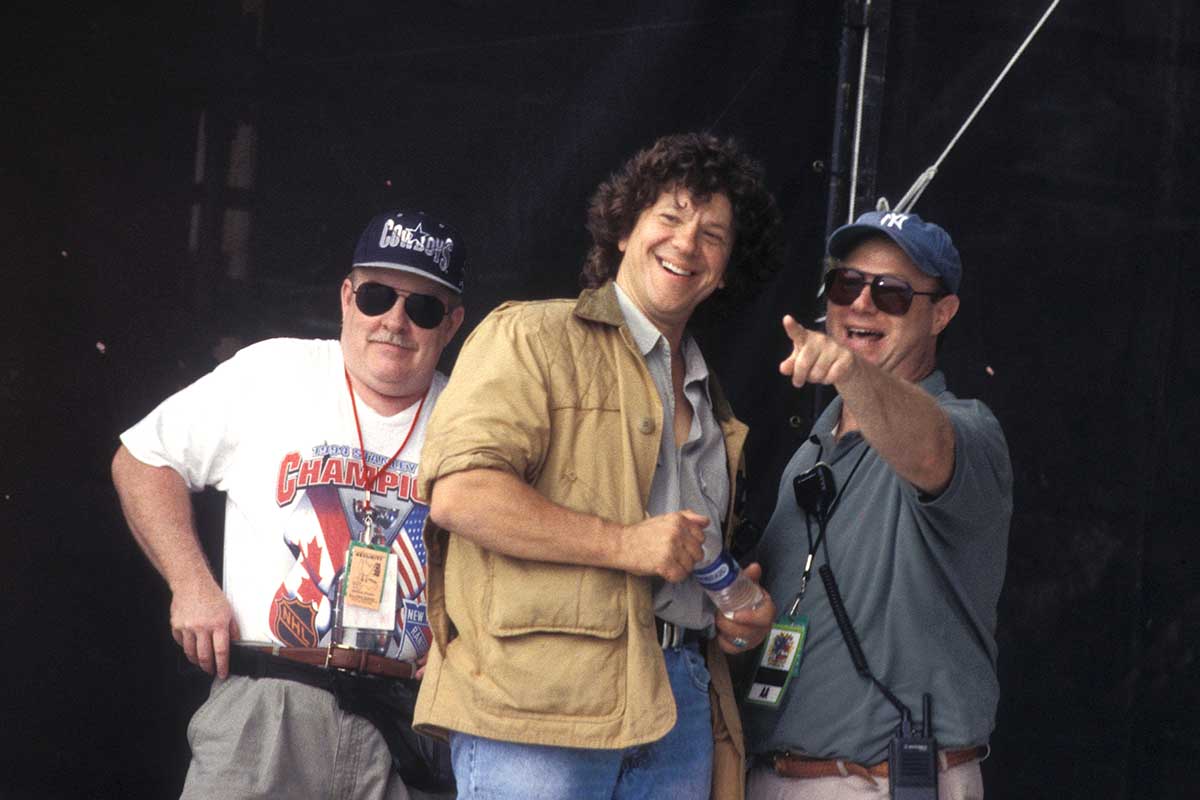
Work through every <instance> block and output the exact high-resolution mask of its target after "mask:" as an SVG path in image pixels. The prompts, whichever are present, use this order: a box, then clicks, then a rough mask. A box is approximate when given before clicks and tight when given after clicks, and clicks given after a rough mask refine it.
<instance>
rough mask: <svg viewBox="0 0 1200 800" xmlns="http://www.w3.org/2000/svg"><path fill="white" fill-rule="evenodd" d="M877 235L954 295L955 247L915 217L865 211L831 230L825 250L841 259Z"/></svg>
mask: <svg viewBox="0 0 1200 800" xmlns="http://www.w3.org/2000/svg"><path fill="white" fill-rule="evenodd" d="M880 234H882V235H884V236H886V237H888V238H889V239H891V240H892V241H893V242H895V243H896V245H897V246H898V247H899V248H900V249H901V250H903V251H904V254H905V255H907V256H908V257H909V259H911V260H912V262H913V263H914V264H916V265H917V268H918V269H920V270H921V272H924V273H925V274H926V275H930V276H932V277H934V278H940V279H941V281H942V285H943V286H945V287H946V290H947V291H948V292H950V294H958V284H959V283H960V282H961V281H962V260H961V259H960V258H959V257H958V248H956V247H955V246H954V242H952V241H950V234H948V233H946V231H945V230H943V229H942V228H941V226H939V225H935V224H934V223H932V222H926V221H925V220H923V219H921V218H920V217H918V216H917V215H916V214H902V213H898V212H895V211H868V212H867V213H865V214H863V215H862V216H861V217H859V218H858V219H857V220H855V221H854V222H853V223H852V224H850V225H843V226H842V227H840V228H838V229H837V230H836V231H834V232H833V235H832V236H830V237H829V244H828V245H827V246H826V251H827V252H828V253H829V255H831V256H833V257H834V258H842V257H844V256H845V255H846V254H847V253H849V252H850V251H851V250H853V249H854V246H855V245H857V244H858V243H859V242H861V241H862V240H863V239H866V238H867V237H868V236H878V235H880Z"/></svg>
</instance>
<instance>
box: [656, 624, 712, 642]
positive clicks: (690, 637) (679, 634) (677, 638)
mask: <svg viewBox="0 0 1200 800" xmlns="http://www.w3.org/2000/svg"><path fill="white" fill-rule="evenodd" d="M654 630H655V631H656V632H657V633H658V643H659V644H660V645H661V646H662V647H663V648H668V647H683V646H684V645H688V644H695V643H697V642H703V641H704V640H705V638H706V637H705V635H704V631H701V630H696V629H695V628H685V627H683V626H682V625H676V624H675V623H673V622H667V621H666V620H664V619H659V618H658V617H655V618H654Z"/></svg>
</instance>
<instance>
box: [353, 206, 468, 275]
mask: <svg viewBox="0 0 1200 800" xmlns="http://www.w3.org/2000/svg"><path fill="white" fill-rule="evenodd" d="M466 260H467V252H466V248H465V247H464V246H463V243H462V240H461V239H460V238H459V236H458V234H457V233H455V231H454V229H453V228H451V227H450V226H449V225H447V224H446V223H444V222H439V221H438V220H436V219H434V218H433V217H431V216H429V215H428V214H425V213H424V212H421V211H387V212H384V213H383V214H380V215H378V216H377V217H375V219H373V220H371V223H370V224H369V225H367V229H366V230H365V231H363V233H362V236H360V237H359V238H358V246H357V247H355V248H354V266H356V267H384V268H387V269H398V270H403V271H404V272H411V273H413V274H414V275H420V276H421V277H424V278H429V279H430V280H432V281H437V282H438V283H440V284H442V285H443V286H445V287H447V288H449V289H452V290H454V291H455V292H457V293H458V294H462V291H463V279H464V277H465V274H466Z"/></svg>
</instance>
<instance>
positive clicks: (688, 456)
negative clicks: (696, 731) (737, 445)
mask: <svg viewBox="0 0 1200 800" xmlns="http://www.w3.org/2000/svg"><path fill="white" fill-rule="evenodd" d="M615 288H616V290H617V302H618V303H619V304H620V306H621V313H622V314H624V316H625V324H626V325H627V326H628V327H629V332H630V334H632V336H633V341H634V343H635V344H637V347H638V350H639V351H641V353H642V357H643V358H644V359H645V360H646V367H647V368H648V369H649V370H650V376H651V377H652V378H653V379H654V385H655V387H656V388H657V389H658V396H659V399H660V400H661V401H662V406H663V419H662V426H661V430H662V439H661V441H660V442H659V446H658V463H657V465H656V466H655V469H654V480H653V481H652V482H651V484H650V501H649V504H648V506H647V509H646V511H647V513H648V514H649V515H650V516H657V515H659V514H667V513H670V512H672V511H681V510H683V509H688V510H691V511H695V512H696V513H698V514H704V515H705V516H707V517H708V518H709V524H708V527H707V528H705V530H704V536H705V542H704V550H705V553H706V554H716V553H719V552H720V551H721V547H722V536H721V516H722V514H723V513H724V509H725V508H726V507H728V505H729V476H728V473H727V472H726V458H725V438H724V437H723V436H722V435H721V428H720V427H719V426H718V425H717V420H716V417H715V416H714V415H713V407H712V398H711V397H710V396H709V393H708V366H707V365H706V364H705V363H704V356H703V355H701V353H700V347H699V346H698V345H697V344H696V342H695V340H694V339H692V337H690V336H684V338H683V342H682V344H681V347H682V349H683V361H684V375H683V394H684V398H685V399H686V400H687V402H688V403H689V404H690V405H691V407H692V427H691V429H690V430H689V431H688V435H687V440H686V441H685V442H684V443H683V446H682V447H678V448H677V447H676V446H675V392H674V389H673V387H672V385H671V348H670V344H669V343H668V342H667V338H666V337H665V336H663V335H662V333H661V332H660V331H659V330H658V329H657V328H656V327H654V324H653V323H652V322H650V320H649V319H647V318H646V315H645V314H643V313H642V311H641V309H639V308H638V307H637V305H635V304H634V303H633V301H632V300H630V299H629V297H628V295H626V294H625V292H624V291H623V290H622V289H621V287H620V286H615ZM712 612H713V606H712V604H711V603H710V602H709V601H708V598H707V597H706V596H705V594H704V590H702V589H701V588H700V586H699V584H697V583H696V580H695V578H688V579H687V580H686V581H684V582H683V583H667V582H666V581H664V580H662V579H661V578H656V579H655V581H654V613H655V614H656V615H657V616H659V617H661V618H662V619H664V620H666V621H667V622H671V623H674V624H676V625H682V626H684V627H687V628H696V629H705V628H708V627H709V626H710V625H711V624H712V621H713V614H712Z"/></svg>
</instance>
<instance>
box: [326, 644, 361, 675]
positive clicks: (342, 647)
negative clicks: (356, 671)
mask: <svg viewBox="0 0 1200 800" xmlns="http://www.w3.org/2000/svg"><path fill="white" fill-rule="evenodd" d="M335 649H337V650H354V649H356V648H353V647H351V646H350V645H347V644H340V643H338V644H335V643H334V642H330V643H329V645H328V646H327V647H326V648H325V665H324V666H325V669H335V670H337V671H338V672H352V671H353V670H349V669H347V668H346V667H336V666H332V665H331V664H330V663H329V662H330V660H331V659H332V658H333V651H334V650H335Z"/></svg>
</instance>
